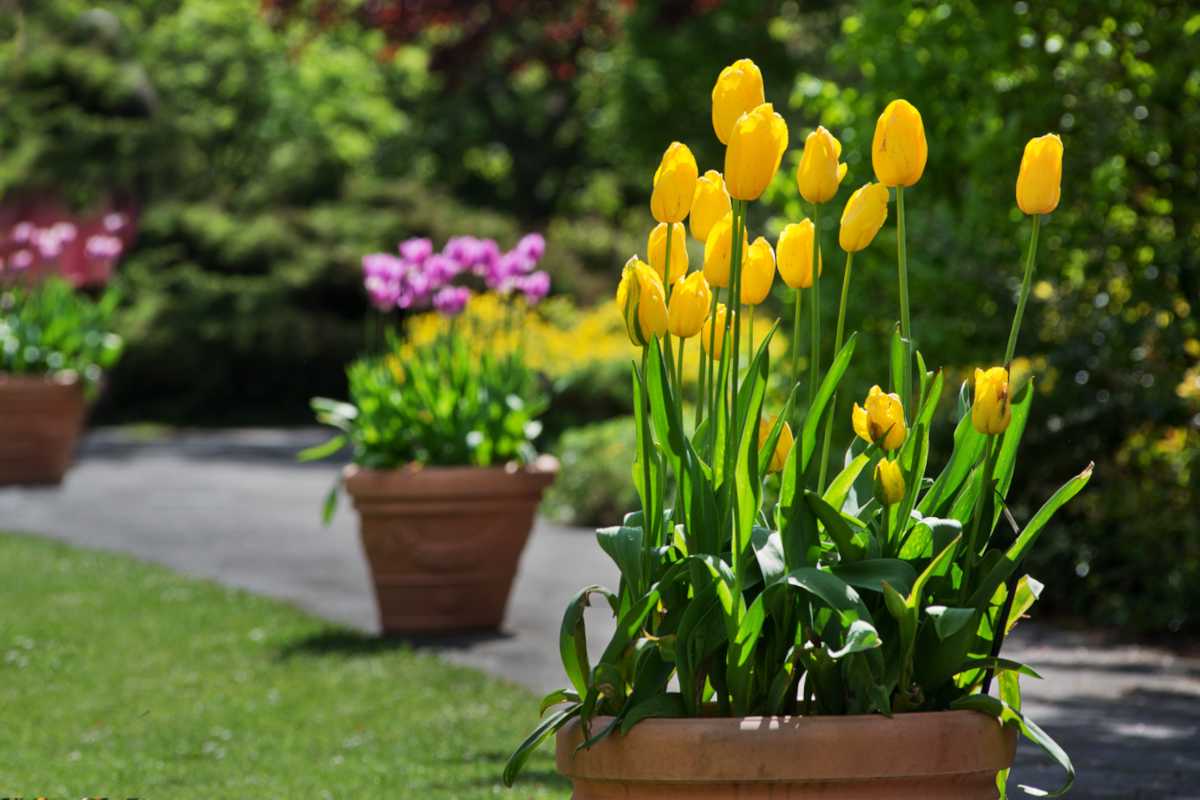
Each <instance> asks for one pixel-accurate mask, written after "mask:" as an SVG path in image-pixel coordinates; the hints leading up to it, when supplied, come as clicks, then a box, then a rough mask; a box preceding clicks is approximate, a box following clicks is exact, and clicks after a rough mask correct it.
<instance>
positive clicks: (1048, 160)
mask: <svg viewBox="0 0 1200 800" xmlns="http://www.w3.org/2000/svg"><path fill="white" fill-rule="evenodd" d="M1062 157H1063V143H1062V139H1060V138H1058V135H1057V134H1054V133H1047V134H1046V135H1045V136H1039V137H1037V138H1036V139H1030V140H1029V143H1028V144H1026V145H1025V155H1024V156H1022V157H1021V171H1020V173H1019V174H1018V175H1017V205H1018V206H1020V207H1021V210H1022V211H1024V212H1025V213H1026V214H1049V213H1050V212H1051V211H1053V210H1054V209H1056V208H1058V198H1059V195H1060V194H1061V193H1062Z"/></svg>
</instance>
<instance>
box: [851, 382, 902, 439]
mask: <svg viewBox="0 0 1200 800" xmlns="http://www.w3.org/2000/svg"><path fill="white" fill-rule="evenodd" d="M863 405H864V406H866V407H865V408H864V407H862V406H860V405H859V404H858V403H855V404H854V410H853V411H852V412H851V415H850V421H851V422H852V423H853V424H854V432H855V433H857V434H858V435H859V436H861V437H862V438H863V439H866V440H867V441H868V442H871V443H872V444H877V445H879V446H880V447H882V448H883V449H884V450H896V449H898V448H899V447H900V445H902V444H904V437H905V436H906V435H908V429H907V427H906V426H905V424H904V405H903V404H902V403H901V402H900V396H899V395H897V394H894V393H893V394H885V393H884V391H883V390H882V389H880V388H879V387H878V386H872V387H871V391H870V392H868V393H867V400H866V402H865V403H864V404H863Z"/></svg>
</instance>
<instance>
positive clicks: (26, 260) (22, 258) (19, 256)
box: [8, 250, 33, 272]
mask: <svg viewBox="0 0 1200 800" xmlns="http://www.w3.org/2000/svg"><path fill="white" fill-rule="evenodd" d="M8 263H9V266H11V267H12V268H13V269H14V270H15V271H17V272H24V271H25V270H27V269H29V268H30V267H32V266H33V253H32V252H31V251H29V250H18V251H17V252H15V253H13V254H12V257H11V258H10V259H9V261H8Z"/></svg>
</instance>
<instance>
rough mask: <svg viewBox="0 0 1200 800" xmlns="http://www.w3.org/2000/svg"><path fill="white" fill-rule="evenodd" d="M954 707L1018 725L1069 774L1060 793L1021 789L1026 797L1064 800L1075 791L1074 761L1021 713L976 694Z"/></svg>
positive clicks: (959, 700)
mask: <svg viewBox="0 0 1200 800" xmlns="http://www.w3.org/2000/svg"><path fill="white" fill-rule="evenodd" d="M950 707H951V708H952V709H968V710H971V711H981V712H983V713H984V714H987V715H989V716H992V717H995V718H996V719H998V720H1000V721H1001V722H1003V723H1004V724H1006V725H1016V726H1017V728H1018V729H1019V730H1020V731H1021V733H1022V734H1023V735H1024V736H1025V738H1026V739H1028V740H1029V741H1031V742H1033V743H1034V744H1036V745H1037V746H1038V747H1040V748H1042V750H1044V751H1045V752H1046V754H1047V755H1049V756H1050V757H1051V758H1052V759H1054V761H1055V763H1056V764H1058V765H1059V766H1060V767H1062V768H1063V771H1064V772H1066V780H1065V781H1064V782H1063V785H1062V786H1059V787H1058V788H1057V789H1054V790H1051V791H1046V790H1044V789H1036V788H1034V787H1031V786H1022V787H1021V789H1022V790H1023V791H1024V792H1025V793H1026V794H1029V795H1032V796H1033V797H1062V796H1063V795H1064V794H1066V793H1067V792H1069V791H1070V790H1071V785H1072V784H1074V783H1075V766H1074V765H1073V764H1072V763H1071V757H1070V756H1068V755H1067V753H1066V751H1065V750H1063V749H1062V747H1060V746H1059V744H1058V742H1056V741H1054V739H1052V738H1051V737H1050V736H1049V734H1047V733H1046V732H1045V731H1043V730H1042V729H1041V728H1039V727H1038V726H1037V725H1036V724H1035V723H1034V722H1033V720H1031V719H1029V718H1028V717H1026V716H1024V715H1023V714H1021V712H1019V711H1016V710H1014V709H1012V708H1009V706H1008V705H1007V704H1005V703H1004V702H1003V701H1002V700H999V699H997V698H995V697H991V696H989V695H985V694H973V695H969V696H967V697H961V698H959V699H958V700H955V701H954V702H953V703H952V704H951V706H950Z"/></svg>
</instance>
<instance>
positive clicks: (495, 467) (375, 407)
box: [301, 234, 558, 634]
mask: <svg viewBox="0 0 1200 800" xmlns="http://www.w3.org/2000/svg"><path fill="white" fill-rule="evenodd" d="M544 249H545V241H544V240H543V239H542V237H541V236H540V235H538V234H530V235H527V236H525V237H524V238H522V239H521V241H520V242H519V243H518V244H517V246H516V247H514V248H513V249H512V250H509V251H508V252H504V253H502V252H501V251H500V249H499V247H498V246H497V244H496V242H494V241H492V240H490V239H483V240H481V239H476V238H474V237H471V236H459V237H454V238H452V239H450V240H449V241H448V242H447V243H446V246H445V247H444V249H443V250H442V252H441V253H434V252H433V247H432V244H431V243H430V241H429V240H428V239H410V240H408V241H405V242H403V243H402V244H401V245H400V252H399V255H391V254H388V253H375V254H371V255H368V256H366V257H365V258H364V259H363V271H364V286H365V289H366V291H367V293H368V295H369V296H370V299H371V302H372V303H373V305H374V306H375V307H376V308H377V309H378V310H379V311H380V312H383V313H389V312H393V311H396V310H400V309H405V310H410V309H412V310H416V309H421V308H426V307H429V306H432V307H433V309H434V310H435V311H434V312H431V313H436V314H437V315H438V320H439V322H438V326H437V331H436V333H435V335H434V336H433V337H432V338H431V339H428V340H415V339H410V340H405V339H402V338H400V337H398V336H396V335H395V334H394V333H392V332H390V331H389V332H387V333H386V335H385V346H384V347H383V349H382V352H375V353H371V354H369V355H366V356H364V357H363V358H360V359H359V360H357V361H355V362H354V363H353V364H351V365H350V367H349V369H348V371H347V374H348V378H349V389H350V402H348V403H342V402H337V401H333V400H329V399H326V398H317V399H315V400H314V401H313V408H314V410H315V412H316V414H317V418H318V419H319V420H320V421H321V422H322V423H325V424H328V425H332V426H334V427H336V428H338V429H339V430H340V431H341V433H339V434H338V435H336V436H335V437H334V438H333V439H331V440H330V441H329V442H327V443H326V444H323V445H320V446H318V447H315V448H312V449H310V450H308V451H306V452H305V453H303V454H302V455H301V457H302V458H303V459H307V460H311V459H316V458H322V457H324V456H326V455H329V454H331V453H333V452H335V451H337V450H338V449H340V448H341V447H343V446H345V445H347V444H349V445H350V446H351V447H352V449H353V463H352V464H351V465H349V466H348V467H347V468H346V469H345V471H344V473H343V476H342V480H341V481H340V485H344V487H345V489H346V491H347V492H348V493H349V494H350V496H351V497H352V498H353V501H354V505H355V508H356V509H357V510H358V512H359V515H360V520H361V535H362V541H363V547H364V549H365V551H366V556H367V561H368V563H369V565H370V570H371V577H372V581H373V584H374V590H375V598H376V601H377V605H378V609H379V619H380V625H381V628H382V630H383V632H384V633H387V634H416V633H443V632H450V631H462V630H469V629H489V628H496V627H498V626H499V625H500V623H501V622H502V620H503V618H504V610H505V607H506V605H507V603H508V595H509V590H510V588H511V586H512V580H513V576H514V575H515V573H516V569H517V564H518V562H519V560H520V557H521V552H522V550H523V549H524V546H525V542H526V540H527V539H528V537H529V531H530V528H531V527H532V524H533V518H534V512H535V511H536V509H537V506H538V503H539V501H540V499H541V495H542V492H543V491H544V490H545V489H546V487H547V486H548V485H549V484H550V483H551V481H552V480H553V479H554V476H555V474H556V472H557V469H558V465H557V462H556V461H555V460H554V459H553V458H552V457H550V456H545V455H543V456H539V455H538V454H537V453H536V450H535V448H534V446H533V442H534V440H535V439H536V437H537V435H538V433H539V432H540V430H541V427H540V424H539V423H538V421H537V417H538V415H539V414H540V413H541V411H542V410H543V409H544V407H545V401H544V399H543V397H542V394H541V392H540V390H539V386H538V379H537V375H536V374H535V373H534V372H532V371H531V370H530V369H529V368H528V367H527V366H526V364H525V361H524V358H523V350H522V347H521V343H520V338H521V332H520V325H519V319H520V316H521V314H522V312H524V310H525V309H526V308H527V307H528V306H531V305H535V304H536V303H538V302H539V301H540V300H541V299H542V298H543V297H545V296H546V294H547V293H548V292H549V289H550V279H549V276H548V275H547V273H545V272H542V271H538V270H536V266H537V263H538V261H539V260H540V259H541V257H542V254H543V252H544ZM481 292H482V293H492V294H494V295H496V296H497V297H499V298H501V299H502V300H503V302H504V304H505V308H506V311H505V313H503V314H502V315H501V316H500V318H499V319H494V320H489V319H480V318H476V317H474V316H472V315H469V314H463V311H464V309H466V307H467V304H468V303H470V302H471V298H472V295H473V294H476V293H481ZM338 489H339V486H335V487H334V489H333V491H332V492H331V493H330V495H329V497H328V498H327V500H326V503H325V516H326V520H328V519H329V517H330V515H331V514H332V512H333V509H334V505H335V504H336V500H337V496H338Z"/></svg>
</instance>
